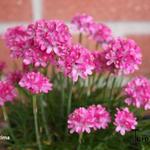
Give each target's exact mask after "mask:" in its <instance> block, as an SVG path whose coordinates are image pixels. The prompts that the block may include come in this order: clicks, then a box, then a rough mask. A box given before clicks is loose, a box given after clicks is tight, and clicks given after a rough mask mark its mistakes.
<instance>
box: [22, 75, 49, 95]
mask: <svg viewBox="0 0 150 150" xmlns="http://www.w3.org/2000/svg"><path fill="white" fill-rule="evenodd" d="M19 85H20V86H21V87H24V88H26V89H27V90H29V91H30V92H32V93H33V94H40V93H48V92H49V91H51V90H52V84H51V83H50V82H49V80H48V78H46V77H45V76H43V75H42V74H41V73H39V72H38V73H36V72H29V73H27V74H25V75H24V76H23V77H22V79H21V80H20V82H19Z"/></svg>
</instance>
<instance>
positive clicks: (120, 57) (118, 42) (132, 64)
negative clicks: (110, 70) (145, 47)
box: [104, 38, 142, 74]
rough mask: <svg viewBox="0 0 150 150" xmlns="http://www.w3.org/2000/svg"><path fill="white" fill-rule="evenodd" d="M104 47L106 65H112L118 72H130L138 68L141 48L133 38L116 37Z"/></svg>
mask: <svg viewBox="0 0 150 150" xmlns="http://www.w3.org/2000/svg"><path fill="white" fill-rule="evenodd" d="M104 49H105V53H106V55H105V58H106V62H107V65H108V66H113V67H114V71H115V72H117V73H118V74H130V73H133V72H134V71H135V70H138V69H139V65H140V64H141V62H142V61H141V57H142V55H141V50H140V47H139V46H138V45H137V44H136V43H135V42H134V41H133V40H130V39H124V38H116V39H113V40H111V41H110V42H109V43H108V46H106V47H105V48H104Z"/></svg>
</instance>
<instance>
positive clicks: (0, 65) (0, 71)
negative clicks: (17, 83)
mask: <svg viewBox="0 0 150 150" xmlns="http://www.w3.org/2000/svg"><path fill="white" fill-rule="evenodd" d="M5 67H6V63H5V62H3V61H0V73H2V72H3V70H4V69H5Z"/></svg>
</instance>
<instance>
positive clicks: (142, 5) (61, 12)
mask: <svg viewBox="0 0 150 150" xmlns="http://www.w3.org/2000/svg"><path fill="white" fill-rule="evenodd" d="M43 2H44V7H43V14H44V17H45V18H48V19H49V18H50V19H52V18H55V19H64V20H70V19H71V18H72V16H74V15H75V14H76V13H77V12H85V13H87V14H90V15H92V16H93V17H94V18H95V19H96V20H98V21H101V20H102V21H108V20H109V21H111V20H115V21H117V20H122V21H129V20H131V21H139V20H150V0H43Z"/></svg>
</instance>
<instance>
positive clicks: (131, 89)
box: [124, 76, 150, 110]
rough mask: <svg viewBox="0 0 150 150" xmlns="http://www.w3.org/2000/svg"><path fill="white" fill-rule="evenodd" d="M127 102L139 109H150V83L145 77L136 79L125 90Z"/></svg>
mask: <svg viewBox="0 0 150 150" xmlns="http://www.w3.org/2000/svg"><path fill="white" fill-rule="evenodd" d="M124 93H125V95H126V96H127V98H126V99H125V102H126V103H127V104H128V105H134V106H136V107H137V108H144V109H145V110H147V109H150V81H149V80H148V79H147V78H145V77H142V76H141V77H136V78H134V79H133V80H132V81H130V82H129V83H128V84H127V85H126V86H125V88H124Z"/></svg>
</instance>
